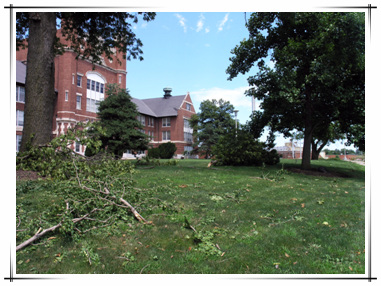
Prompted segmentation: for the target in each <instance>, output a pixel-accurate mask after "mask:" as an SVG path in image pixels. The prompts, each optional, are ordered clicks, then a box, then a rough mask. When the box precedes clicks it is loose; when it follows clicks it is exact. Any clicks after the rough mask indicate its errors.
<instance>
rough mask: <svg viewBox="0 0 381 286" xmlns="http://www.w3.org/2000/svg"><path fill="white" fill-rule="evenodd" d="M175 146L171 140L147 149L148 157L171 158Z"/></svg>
mask: <svg viewBox="0 0 381 286" xmlns="http://www.w3.org/2000/svg"><path fill="white" fill-rule="evenodd" d="M176 150H177V148H176V145H175V144H174V143H172V142H167V143H164V144H161V145H160V146H159V147H158V148H151V149H149V150H148V157H150V158H155V159H171V158H172V157H173V155H175V152H176Z"/></svg>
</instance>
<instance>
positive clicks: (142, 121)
mask: <svg viewBox="0 0 381 286" xmlns="http://www.w3.org/2000/svg"><path fill="white" fill-rule="evenodd" d="M138 121H139V122H140V123H141V124H142V125H143V126H146V117H145V116H144V115H138Z"/></svg>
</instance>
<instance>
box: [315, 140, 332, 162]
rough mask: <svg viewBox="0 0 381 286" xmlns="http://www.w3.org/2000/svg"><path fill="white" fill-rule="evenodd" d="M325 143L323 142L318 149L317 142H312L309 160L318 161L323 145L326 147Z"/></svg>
mask: <svg viewBox="0 0 381 286" xmlns="http://www.w3.org/2000/svg"><path fill="white" fill-rule="evenodd" d="M327 143H328V142H327V141H325V142H323V143H322V144H321V145H320V146H319V148H318V142H316V143H315V142H314V140H312V157H311V160H319V154H320V152H321V150H323V148H324V147H325V145H327Z"/></svg>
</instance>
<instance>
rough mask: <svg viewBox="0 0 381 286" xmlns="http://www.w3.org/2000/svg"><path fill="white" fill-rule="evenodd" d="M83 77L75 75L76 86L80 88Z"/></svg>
mask: <svg viewBox="0 0 381 286" xmlns="http://www.w3.org/2000/svg"><path fill="white" fill-rule="evenodd" d="M82 81H83V75H81V74H77V86H78V87H82Z"/></svg>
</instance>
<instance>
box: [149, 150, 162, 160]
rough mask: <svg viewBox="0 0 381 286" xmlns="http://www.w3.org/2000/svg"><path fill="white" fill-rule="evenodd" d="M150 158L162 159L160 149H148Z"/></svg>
mask: <svg viewBox="0 0 381 286" xmlns="http://www.w3.org/2000/svg"><path fill="white" fill-rule="evenodd" d="M148 157H149V158H154V159H159V158H160V153H159V148H150V149H148Z"/></svg>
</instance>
